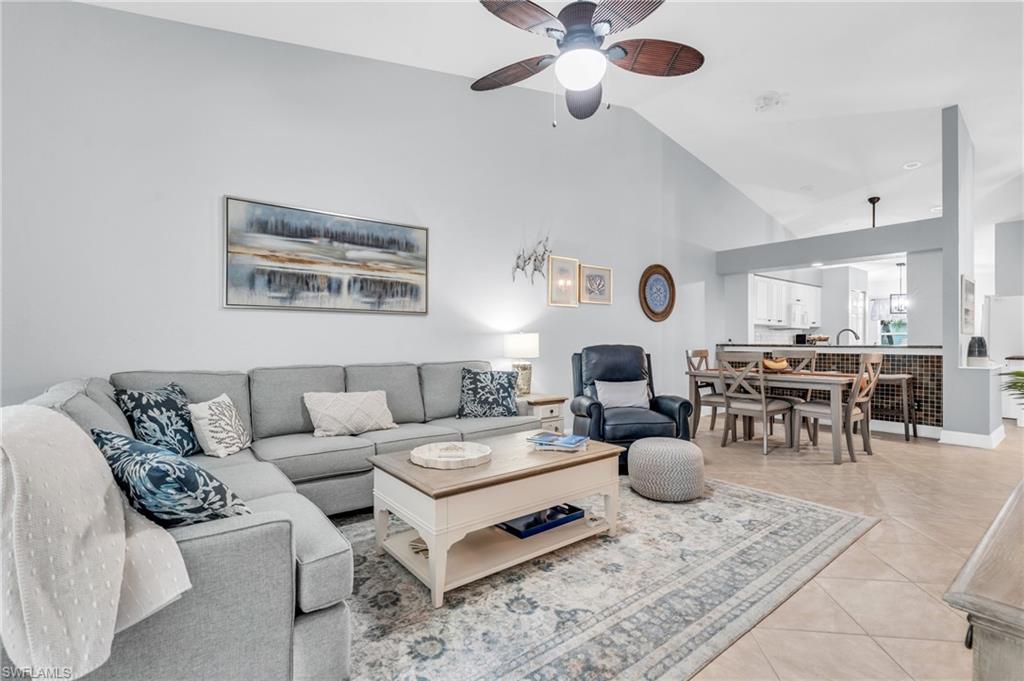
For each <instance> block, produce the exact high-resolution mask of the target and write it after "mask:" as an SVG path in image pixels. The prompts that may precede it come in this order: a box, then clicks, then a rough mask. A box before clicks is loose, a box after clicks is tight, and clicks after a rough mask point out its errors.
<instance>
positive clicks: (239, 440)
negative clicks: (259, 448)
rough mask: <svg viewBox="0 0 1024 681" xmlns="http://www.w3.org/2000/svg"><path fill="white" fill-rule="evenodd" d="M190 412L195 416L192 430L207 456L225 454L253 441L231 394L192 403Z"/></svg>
mask: <svg viewBox="0 0 1024 681" xmlns="http://www.w3.org/2000/svg"><path fill="white" fill-rule="evenodd" d="M188 411H189V414H191V415H192V430H194V431H196V439H197V440H199V446H200V447H202V448H203V453H204V454H206V455H207V456H219V457H225V456H228V455H230V454H234V453H235V452H240V451H241V450H243V449H245V448H246V447H248V446H249V445H251V444H252V438H251V437H249V431H248V430H246V428H245V424H244V423H242V417H241V416H239V415H238V410H237V409H235V404H234V402H232V401H231V398H230V397H228V396H227V395H223V394H222V395H220V396H219V397H215V398H213V399H212V400H210V401H209V402H198V403H196V404H190V405H188Z"/></svg>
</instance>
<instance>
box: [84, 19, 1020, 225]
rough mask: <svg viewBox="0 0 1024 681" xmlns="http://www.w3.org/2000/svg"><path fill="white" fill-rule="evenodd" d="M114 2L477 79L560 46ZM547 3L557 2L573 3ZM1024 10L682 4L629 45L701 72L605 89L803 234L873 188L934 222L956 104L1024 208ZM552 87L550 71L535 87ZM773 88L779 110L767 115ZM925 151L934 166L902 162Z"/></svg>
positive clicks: (985, 212)
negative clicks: (690, 51) (643, 43)
mask: <svg viewBox="0 0 1024 681" xmlns="http://www.w3.org/2000/svg"><path fill="white" fill-rule="evenodd" d="M100 4H104V5H105V6H107V7H112V8H116V9H124V10H129V11H133V12H138V13H142V14H148V15H151V16H156V17H162V18H166V19H173V20H177V21H182V22H186V23H191V24H197V25H201V26H207V27H211V28H217V29H222V30H227V31H233V32H236V33H243V34H248V35H253V36H259V37H263V38H270V39H274V40H281V41H285V42H290V43H296V44H301V45H309V46H313V47H318V48H321V49H327V50H333V51H337V52H344V53H348V54H355V55H361V56H364V57H370V58H374V59H380V60H385V61H391V62H397V63H401V64H407V65H411V66H418V67H422V68H426V69H431V70H436V71H443V72H447V73H452V74H457V75H462V76H466V77H467V78H469V79H475V78H476V77H478V76H481V75H484V74H485V73H488V72H490V71H492V70H494V69H496V68H498V67H500V66H504V65H505V64H508V63H511V62H514V61H518V60H519V59H523V58H525V57H529V56H533V55H541V54H545V53H550V52H553V51H554V49H555V48H554V44H553V42H552V41H550V40H548V39H546V38H542V37H540V36H536V35H533V34H530V33H527V32H525V31H521V30H518V29H516V28H514V27H512V26H510V25H509V24H506V23H504V22H502V21H499V20H498V19H496V18H495V17H493V16H492V15H491V14H489V13H488V12H487V11H486V10H485V9H484V8H483V7H481V6H480V4H479V3H478V2H476V1H475V0H461V1H452V0H449V1H447V2H434V1H429V0H420V1H409V2H320V3H317V2H312V3H304V2H203V3H200V2H182V3H170V2H142V3H138V2H135V3H118V2H113V3H112V2H107V3H100ZM541 4H543V5H544V6H545V7H547V8H548V9H549V10H551V11H552V12H553V13H557V11H558V9H559V8H560V7H561V6H563V5H564V4H565V3H548V2H544V3H541ZM1022 10H1024V5H1022V4H1021V3H1019V2H1004V3H980V2H965V3H952V2H905V3H887V2H852V3H840V2H788V3H774V2H756V3H744V2H717V3H715V2H704V3H695V2H674V1H671V0H670V1H669V2H667V3H666V4H665V5H664V6H663V7H661V8H660V9H658V10H657V11H656V12H655V13H654V14H653V15H652V16H651V17H650V18H648V19H647V20H645V21H644V22H643V23H641V24H640V25H639V26H636V27H634V28H633V29H631V30H629V31H626V32H623V33H621V34H618V35H617V36H615V38H616V39H618V38H631V37H651V38H664V39H668V40H676V41H679V42H683V43H686V44H689V45H692V46H694V47H696V48H698V49H699V50H701V51H702V52H703V53H704V55H705V56H706V58H707V61H706V63H705V65H704V67H703V68H702V69H701V70H699V71H698V72H696V73H694V74H691V75H689V76H682V77H678V78H651V77H645V76H639V75H635V74H630V73H626V72H623V71H620V70H618V69H616V68H614V67H610V68H609V75H608V76H607V78H606V81H605V93H606V95H607V98H608V99H610V100H611V101H612V102H613V104H617V105H622V106H628V107H632V108H633V109H635V110H636V111H637V112H639V113H640V114H641V115H643V116H644V117H645V118H647V119H648V120H649V121H650V122H651V123H652V124H654V125H656V126H657V127H658V128H660V129H661V130H663V131H664V132H665V133H666V134H668V135H669V136H671V137H672V138H673V139H674V140H676V141H677V142H678V143H679V144H680V145H682V146H683V147H685V148H686V149H688V150H689V151H690V152H692V153H693V154H695V155H696V156H698V157H699V158H700V159H701V160H703V161H704V162H705V163H707V164H708V165H709V166H711V167H712V168H713V169H714V170H716V171H717V172H718V173H720V174H721V175H722V176H723V177H725V178H726V179H727V180H728V181H730V182H731V183H733V184H734V185H735V186H737V187H738V188H739V189H740V190H742V191H743V192H745V193H746V194H747V195H748V196H749V197H750V198H751V199H753V200H754V201H755V202H757V203H758V204H759V205H761V206H762V207H763V208H764V209H765V210H766V211H768V212H769V213H771V214H772V215H774V216H775V217H776V218H777V219H778V220H779V221H781V222H782V223H783V224H784V225H786V227H787V228H789V229H790V230H791V231H792V232H793V233H794V234H796V235H798V236H805V235H811V234H818V233H824V232H831V231H840V230H845V229H857V228H861V227H865V226H867V225H868V224H869V220H870V218H869V215H870V210H869V206H868V204H867V202H866V198H867V197H868V196H870V195H879V196H881V197H882V202H881V203H880V204H879V207H878V215H879V224H888V223H895V222H903V221H907V220H914V219H920V218H927V217H932V216H934V215H935V212H933V207H936V206H938V205H939V203H940V202H941V196H940V165H939V164H940V149H939V145H940V139H939V128H940V126H939V120H940V115H939V111H940V109H941V107H943V106H947V105H950V104H959V105H960V106H961V107H962V110H963V114H964V117H965V119H966V121H967V124H968V127H969V128H970V131H971V134H972V137H973V140H974V144H975V148H976V170H977V175H976V183H975V187H976V197H977V207H978V212H979V219H980V220H981V221H989V222H993V221H1001V220H1009V219H1015V218H1017V217H1019V216H1020V214H1021V210H1022V209H1021V184H1022V181H1021V176H1022V171H1024V134H1022V128H1024V123H1022V120H1024V106H1022V101H1024V90H1022V83H1024V53H1022V49H1024V47H1022V43H1024V39H1022V32H1024V28H1022V26H1024V12H1022ZM469 82H470V81H469V80H467V83H466V85H467V87H468V86H469ZM552 84H553V74H552V73H550V72H545V73H542V74H540V75H538V76H534V77H533V78H531V79H529V80H527V81H525V82H523V83H522V84H521V86H522V87H530V88H536V89H541V90H550V89H551V87H552ZM768 92H774V93H778V94H779V98H780V99H781V102H782V103H781V105H780V106H777V107H773V108H769V109H768V110H766V111H761V112H758V111H755V106H754V105H755V100H756V99H757V98H758V97H759V96H761V95H763V94H765V93H768ZM479 96H481V97H486V96H488V93H481V94H480V95H479ZM597 115H600V113H598V114H597ZM911 161H918V162H920V163H921V164H922V165H921V167H920V168H918V169H916V170H904V168H903V165H904V164H906V163H908V162H911Z"/></svg>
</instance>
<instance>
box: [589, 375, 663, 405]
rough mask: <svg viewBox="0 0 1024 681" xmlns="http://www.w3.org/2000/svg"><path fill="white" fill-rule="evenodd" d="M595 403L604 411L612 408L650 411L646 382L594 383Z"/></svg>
mask: <svg viewBox="0 0 1024 681" xmlns="http://www.w3.org/2000/svg"><path fill="white" fill-rule="evenodd" d="M594 387H595V388H596V389H597V401H598V402H600V403H601V404H602V405H603V406H604V408H605V409H612V408H614V407H641V408H643V409H650V407H651V396H650V394H649V393H648V391H647V381H594Z"/></svg>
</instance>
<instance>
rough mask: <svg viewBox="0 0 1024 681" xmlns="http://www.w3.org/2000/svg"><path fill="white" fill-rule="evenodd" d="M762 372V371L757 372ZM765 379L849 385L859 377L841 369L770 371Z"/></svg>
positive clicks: (708, 374)
mask: <svg viewBox="0 0 1024 681" xmlns="http://www.w3.org/2000/svg"><path fill="white" fill-rule="evenodd" d="M686 373H687V374H689V375H690V376H694V377H696V378H703V379H713V378H718V377H719V376H720V374H719V372H718V370H717V369H702V370H700V371H687V372H686ZM757 373H760V372H757ZM764 377H765V380H766V381H771V382H777V383H789V382H792V383H796V382H800V383H820V384H821V385H825V386H828V385H835V384H840V385H847V384H849V383H852V382H853V380H854V379H855V378H856V377H857V375H856V374H844V373H842V372H840V371H785V372H779V371H768V372H765V375H764Z"/></svg>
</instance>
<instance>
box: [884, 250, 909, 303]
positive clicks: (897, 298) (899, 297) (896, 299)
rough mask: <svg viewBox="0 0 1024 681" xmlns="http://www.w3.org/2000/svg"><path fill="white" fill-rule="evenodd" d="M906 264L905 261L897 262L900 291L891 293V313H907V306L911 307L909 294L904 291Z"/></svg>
mask: <svg viewBox="0 0 1024 681" xmlns="http://www.w3.org/2000/svg"><path fill="white" fill-rule="evenodd" d="M906 266H907V263H905V262H900V263H896V267H897V268H898V269H899V273H900V292H899V293H890V294H889V314H907V308H908V307H910V301H909V300H908V299H907V298H908V297H907V294H906V293H904V292H903V268H904V267H906Z"/></svg>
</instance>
